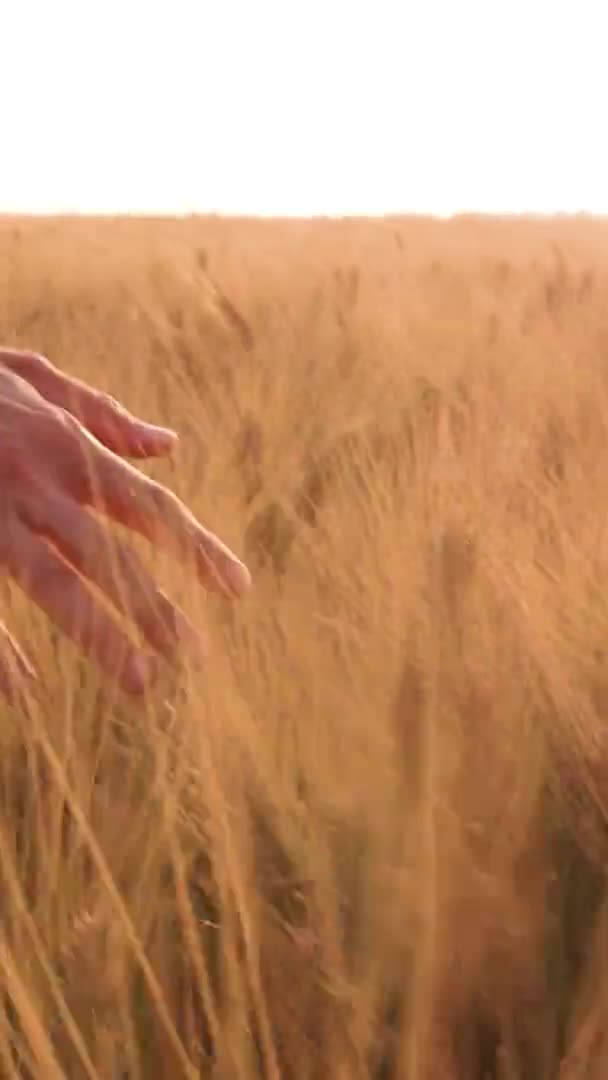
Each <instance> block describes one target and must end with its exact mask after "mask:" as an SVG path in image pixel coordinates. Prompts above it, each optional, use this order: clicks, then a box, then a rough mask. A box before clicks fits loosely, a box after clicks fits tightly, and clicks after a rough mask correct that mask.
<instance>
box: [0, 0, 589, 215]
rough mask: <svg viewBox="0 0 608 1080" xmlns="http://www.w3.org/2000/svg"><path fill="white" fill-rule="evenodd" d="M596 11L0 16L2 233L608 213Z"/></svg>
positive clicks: (60, 9)
mask: <svg viewBox="0 0 608 1080" xmlns="http://www.w3.org/2000/svg"><path fill="white" fill-rule="evenodd" d="M607 30H608V17H607V15H606V9H605V3H604V2H603V0H598V2H591V0H578V2H577V3H574V2H573V0H569V2H563V0H500V2H499V0H458V2H455V0H443V2H441V0H400V2H399V0H395V2H392V3H391V2H389V0H374V2H371V0H360V2H359V3H357V2H355V0H350V2H349V0H344V2H342V0H301V2H297V3H296V2H295V0H213V2H210V0H171V2H170V3H169V2H163V0H157V2H153V0H148V2H147V3H146V2H141V3H140V2H135V0H131V2H129V0H122V2H119V0H97V2H96V0H53V2H48V3H47V2H46V0H39V2H37V3H36V2H34V0H4V3H3V4H2V6H1V13H0V40H1V42H2V60H1V63H0V100H1V101H2V106H1V108H2V142H3V152H2V158H1V163H0V212H11V213H15V212H33V213H38V212H45V213H46V212H58V211H76V212H81V213H89V212H123V211H127V212H145V213H155V212H158V213H177V214H182V213H190V212H208V211H217V212H221V213H245V214H264V215H266V214H277V215H299V214H304V215H309V214H384V213H394V212H419V213H432V214H437V215H449V214H452V213H455V212H460V211H470V210H475V211H481V212H511V213H519V212H527V211H529V212H538V213H553V212H555V211H562V212H573V213H576V212H580V211H586V212H591V213H607V212H608V150H607V146H608V137H607V135H606V113H607V110H608V64H607V63H606V59H605V51H606V33H607Z"/></svg>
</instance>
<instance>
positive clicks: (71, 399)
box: [0, 349, 177, 458]
mask: <svg viewBox="0 0 608 1080" xmlns="http://www.w3.org/2000/svg"><path fill="white" fill-rule="evenodd" d="M0 364H1V365H3V366H4V367H6V368H8V369H9V370H11V371H13V372H14V373H15V374H16V375H19V376H20V377H21V378H22V379H25V381H26V382H28V383H29V384H30V386H33V387H34V389H35V390H37V391H38V393H39V394H41V395H42V397H44V398H45V399H46V401H49V402H51V404H53V405H58V406H59V407H60V408H62V409H65V411H66V412H69V413H71V414H72V416H75V417H76V419H77V420H79V421H80V423H81V424H82V425H83V426H84V427H85V428H86V429H87V430H88V431H90V432H91V434H92V435H94V436H95V438H96V439H98V440H99V442H100V443H102V444H103V445H104V446H107V447H108V449H109V450H112V451H113V452H114V453H115V454H118V455H120V456H121V457H132V458H149V457H162V456H164V455H166V454H168V453H170V452H171V450H172V449H173V447H174V446H175V443H176V442H177V435H176V434H175V432H174V431H170V430H168V429H167V428H162V427H156V426H155V425H154V424H147V423H145V422H144V421H143V420H138V419H137V417H135V416H132V415H131V413H129V412H128V411H127V410H126V409H125V408H123V406H122V405H120V404H119V402H117V401H115V400H114V399H113V398H111V397H110V396H109V395H108V394H104V393H102V392H100V391H99V390H94V389H93V388H92V387H90V386H87V385H86V383H83V382H81V381H80V380H79V379H74V378H72V377H70V376H68V375H65V374H64V373H63V372H62V371H59V370H58V368H56V367H55V366H54V365H53V364H51V362H50V361H49V360H47V359H46V358H45V357H43V356H40V355H38V354H37V353H30V352H22V351H20V350H18V349H0Z"/></svg>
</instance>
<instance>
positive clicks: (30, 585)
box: [6, 522, 157, 694]
mask: <svg viewBox="0 0 608 1080" xmlns="http://www.w3.org/2000/svg"><path fill="white" fill-rule="evenodd" d="M6 565H7V569H8V571H9V573H10V574H11V576H12V578H13V579H14V580H15V581H16V582H17V584H18V585H19V586H20V587H21V588H22V589H23V591H24V592H25V593H26V594H27V595H28V596H29V597H30V598H31V599H32V600H33V601H34V603H36V604H37V605H38V607H40V608H41V609H42V610H43V611H44V612H45V613H46V614H47V615H48V617H49V618H50V619H51V621H52V622H53V623H54V624H55V625H56V626H57V627H58V628H59V629H60V630H61V631H62V632H63V633H64V634H65V635H66V636H67V637H69V638H70V639H71V640H72V641H73V642H74V644H75V645H76V646H77V647H78V648H79V649H80V650H81V652H83V653H84V655H85V656H87V657H89V658H90V659H91V660H92V661H93V662H94V663H96V664H97V665H98V667H99V668H100V669H101V671H102V672H103V673H104V674H105V675H106V676H107V677H108V678H109V679H111V680H112V681H115V682H117V683H118V684H119V685H120V686H121V687H122V689H123V690H125V691H126V693H128V694H142V693H144V692H145V690H146V689H147V688H148V687H149V686H150V685H151V684H152V683H153V681H154V679H155V677H156V674H157V666H156V663H155V662H154V660H153V658H152V657H148V656H145V655H144V654H143V653H141V652H140V651H139V650H137V649H135V648H134V647H133V646H132V644H131V642H130V641H129V640H128V638H127V636H126V634H125V633H124V632H123V631H122V630H121V629H120V628H119V627H118V626H117V625H116V623H115V622H114V620H113V619H112V618H111V617H110V616H109V615H108V614H107V613H106V611H105V610H104V608H103V606H102V604H101V602H100V601H97V600H96V599H95V598H94V597H93V596H92V594H91V592H90V591H89V589H88V588H87V586H86V584H85V582H84V581H83V579H82V578H81V577H79V575H78V573H77V572H76V570H75V569H74V568H73V567H72V566H70V565H69V564H68V563H67V562H65V561H64V560H63V559H62V558H61V556H60V555H59V553H58V552H57V551H55V550H53V548H52V547H51V546H50V545H49V544H47V542H46V541H45V540H44V539H43V538H41V537H39V536H36V535H35V534H34V533H32V532H30V531H29V530H28V529H27V528H26V527H25V526H23V525H21V524H20V523H18V522H14V523H12V525H11V542H10V544H9V545H8V547H7V552H6Z"/></svg>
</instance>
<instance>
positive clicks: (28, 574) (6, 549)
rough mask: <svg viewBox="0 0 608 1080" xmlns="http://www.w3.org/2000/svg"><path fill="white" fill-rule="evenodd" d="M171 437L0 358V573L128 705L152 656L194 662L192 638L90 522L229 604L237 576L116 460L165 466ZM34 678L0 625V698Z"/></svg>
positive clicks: (214, 546) (213, 540)
mask: <svg viewBox="0 0 608 1080" xmlns="http://www.w3.org/2000/svg"><path fill="white" fill-rule="evenodd" d="M176 440H177V436H176V435H175V433H174V432H171V431H168V430H166V429H164V428H157V427H154V426H153V425H149V424H146V423H144V422H143V421H141V420H138V419H137V418H135V417H133V416H131V414H130V413H128V412H127V411H126V410H125V409H123V408H122V406H120V405H119V404H118V403H117V402H115V401H114V400H113V399H112V398H110V397H108V396H107V395H106V394H102V393H100V392H99V391H97V390H94V389H92V388H90V387H88V386H86V384H84V383H81V382H79V381H78V380H75V379H73V378H70V377H68V376H66V375H64V374H63V373H62V372H61V371H59V370H58V369H57V368H56V367H54V366H53V365H52V364H51V363H50V362H49V361H48V360H46V359H45V358H44V357H41V356H39V355H37V354H34V353H26V352H19V351H17V350H14V349H0V522H1V525H0V530H1V534H0V565H2V566H3V567H4V568H5V569H6V571H7V572H8V574H9V575H10V576H11V578H12V579H13V580H14V581H15V582H16V583H17V584H18V585H19V586H20V587H21V588H22V589H23V591H24V592H25V593H26V594H27V595H28V596H29V597H30V598H31V599H32V600H34V602H35V603H36V604H38V606H39V607H40V608H42V609H43V610H44V611H45V612H46V614H47V615H48V616H49V618H50V619H51V620H52V621H53V622H54V623H55V624H56V626H58V627H59V628H60V629H61V630H62V631H63V633H65V634H66V635H67V636H68V637H70V638H71V639H72V640H73V641H74V642H75V644H76V645H77V646H78V647H79V648H80V650H81V651H82V652H83V654H85V655H86V656H87V657H89V658H90V659H91V660H93V661H94V662H95V663H96V664H97V665H98V666H99V668H100V669H101V670H102V671H103V672H104V674H105V675H106V676H108V677H109V678H110V679H111V680H112V681H116V682H118V683H119V684H120V686H121V687H122V688H123V690H125V691H126V692H127V693H131V694H141V693H144V692H145V691H146V689H147V688H148V687H149V686H150V685H151V684H152V683H153V682H154V679H155V677H156V674H157V671H158V660H157V659H156V657H155V655H154V654H158V655H160V656H162V657H164V658H165V659H167V660H168V661H169V662H175V661H176V660H177V658H178V656H179V654H180V652H181V651H182V650H183V649H186V650H187V651H188V653H189V655H190V656H191V657H192V658H193V659H194V660H197V659H198V658H199V657H200V658H202V655H203V650H204V645H203V641H202V638H201V635H200V633H199V632H198V631H197V630H196V629H195V627H194V626H193V625H192V623H191V622H190V621H189V620H188V619H187V618H186V616H185V615H184V614H183V612H181V611H179V609H178V608H176V607H175V606H174V605H173V604H172V603H171V601H170V600H169V599H168V598H167V597H166V596H165V595H164V593H162V592H161V591H160V589H159V588H158V586H157V585H156V583H155V582H154V580H153V578H152V577H151V576H150V575H149V573H148V572H147V571H146V570H145V569H144V567H143V565H142V564H141V562H140V560H139V559H138V558H137V556H136V555H135V554H134V552H133V551H132V550H131V549H130V548H129V547H128V545H126V544H125V543H124V542H123V541H121V540H120V539H119V538H118V537H115V536H113V535H112V534H111V533H110V532H109V530H108V528H107V524H106V523H105V522H104V521H103V520H100V519H99V518H98V517H97V516H96V515H95V514H93V513H91V512H90V511H91V510H92V511H95V512H97V513H99V514H101V515H103V516H104V517H105V518H109V519H113V520H114V521H116V522H118V523H120V524H121V525H124V526H126V527H127V528H129V529H131V530H132V531H134V532H136V533H139V534H140V535H142V536H144V537H146V538H147V539H148V540H149V541H150V542H151V543H152V544H154V545H156V546H158V547H163V548H165V549H167V550H169V551H172V552H173V553H174V554H175V555H176V556H177V557H178V558H179V559H180V560H183V561H187V562H188V561H191V562H192V564H193V566H194V568H195V570H196V572H197V575H198V578H199V580H200V582H201V584H202V585H203V586H205V587H206V588H208V589H210V590H212V591H215V592H219V593H222V594H223V595H225V596H227V597H231V598H236V597H239V596H241V595H242V593H244V592H245V591H246V590H247V589H248V587H249V585H250V581H251V579H250V576H249V572H248V570H247V569H246V567H245V566H244V565H243V564H242V563H241V562H240V561H239V560H238V559H237V558H236V556H235V555H233V553H232V552H231V551H230V550H229V549H228V548H227V547H226V546H225V545H224V544H223V543H222V542H221V541H220V540H219V539H218V538H217V537H216V536H214V535H213V533H210V532H208V531H207V530H206V529H205V528H204V527H203V526H202V525H201V524H200V523H199V522H198V521H197V520H196V519H195V517H194V516H193V515H192V513H191V512H190V510H189V509H188V508H187V507H186V506H185V505H184V504H183V503H182V502H180V500H179V499H178V498H177V497H176V496H175V495H174V494H173V493H172V492H170V491H168V490H167V489H166V488H164V487H163V486H162V485H160V484H158V483H156V482H155V481H153V480H151V479H150V478H149V477H147V476H145V475H144V474H143V473H141V472H139V471H138V470H137V469H136V468H135V467H134V466H133V465H131V464H130V463H129V462H127V461H125V460H123V458H125V457H133V458H148V457H155V456H161V455H165V454H167V453H170V451H171V449H172V448H173V446H174V444H175V442H176ZM87 582H89V583H90V584H92V585H94V586H95V587H96V588H97V589H99V590H100V591H101V592H102V593H103V594H104V595H105V597H106V598H107V599H108V600H110V601H111V603H112V604H113V606H114V608H115V609H116V611H117V612H119V613H120V614H121V615H124V616H127V617H128V618H129V619H131V620H132V622H133V623H134V624H135V626H136V627H137V629H138V630H139V631H140V633H141V634H142V636H143V637H144V638H145V640H146V641H147V642H148V644H149V645H150V646H151V648H152V650H153V653H149V652H144V651H143V650H141V649H139V648H138V647H135V646H134V645H133V644H132V643H131V641H130V640H129V639H128V638H127V635H126V633H125V632H124V631H123V630H122V629H121V628H120V627H119V625H118V624H117V622H116V621H115V620H114V619H113V618H112V617H111V616H110V614H109V613H108V611H107V609H106V607H105V605H103V604H102V603H101V602H100V601H98V600H97V599H96V597H95V594H94V593H93V592H92V591H91V589H90V588H89V586H88V585H87ZM33 677H34V671H33V668H32V667H31V664H30V662H29V660H28V659H27V658H26V657H25V656H24V654H23V653H22V651H21V650H20V648H19V646H18V645H17V643H16V642H15V641H14V640H13V638H12V637H11V635H10V634H9V632H8V630H7V629H6V627H4V626H3V625H2V624H1V623H0V692H4V694H5V695H7V696H8V697H9V698H10V699H14V698H15V697H16V696H17V695H18V694H19V692H20V689H21V687H22V686H23V684H24V681H27V680H28V679H29V678H33Z"/></svg>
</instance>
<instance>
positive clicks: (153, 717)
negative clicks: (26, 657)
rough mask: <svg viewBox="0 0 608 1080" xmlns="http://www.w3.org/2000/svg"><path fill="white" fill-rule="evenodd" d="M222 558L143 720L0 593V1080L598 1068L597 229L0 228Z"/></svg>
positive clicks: (607, 792) (35, 333) (5, 301)
mask: <svg viewBox="0 0 608 1080" xmlns="http://www.w3.org/2000/svg"><path fill="white" fill-rule="evenodd" d="M0 280H1V281H2V288H1V289H0V342H1V343H2V344H6V345H15V346H20V347H24V348H25V347H27V348H31V349H34V350H38V351H40V352H42V353H44V354H45V355H47V356H49V357H50V358H51V359H52V360H53V361H54V362H55V363H57V364H58V365H60V366H61V367H63V368H64V370H66V371H69V372H72V373H74V374H77V375H78V376H79V377H81V378H83V379H86V380H87V381H89V382H90V383H92V384H94V385H95V386H98V387H100V388H102V389H103V390H107V391H108V392H109V393H111V394H112V395H114V396H115V397H117V398H119V399H120V400H121V401H122V402H123V403H124V404H125V405H126V406H127V407H128V408H130V409H131V410H133V411H134V412H135V413H137V414H138V415H141V416H144V417H145V418H146V419H150V420H151V421H154V422H157V423H163V424H167V425H169V426H172V427H175V428H176V429H177V430H178V431H179V433H180V436H181V439H180V444H179V447H178V449H177V450H176V452H175V454H174V455H173V457H172V458H171V459H168V460H166V461H161V462H157V463H150V464H146V465H145V466H144V468H145V470H146V471H147V472H148V473H149V474H150V475H152V476H154V477H155V478H157V479H159V480H160V481H162V482H163V483H164V484H167V485H168V486H170V487H171V488H172V489H173V490H174V491H175V492H176V493H177V494H178V495H179V496H180V497H181V498H182V499H183V500H184V501H185V502H187V503H188V505H190V506H191V508H192V509H193V511H194V512H195V513H196V515H197V516H198V517H199V518H200V519H201V520H202V521H203V522H204V523H205V524H206V525H208V526H209V527H210V528H211V529H213V530H214V531H215V532H217V533H219V535H220V536H222V538H223V539H224V540H225V541H226V542H227V543H228V544H230V545H231V547H233V549H234V550H235V551H236V552H237V554H238V555H239V556H240V557H241V558H243V559H244V560H245V561H246V562H247V564H248V566H249V567H250V569H251V571H252V574H253V577H254V587H253V589H252V590H251V592H250V593H249V594H248V595H247V596H246V597H245V598H244V599H243V600H242V601H241V602H239V603H238V604H236V605H234V606H231V605H229V604H227V603H226V601H224V600H222V599H219V598H217V597H212V596H207V595H205V594H204V593H203V591H202V590H200V591H199V590H198V589H197V588H196V587H195V586H194V585H193V582H192V580H191V579H190V578H189V577H188V575H187V574H186V573H185V572H184V569H183V567H181V566H180V565H179V564H177V563H176V562H175V561H172V560H171V559H170V558H168V557H167V556H161V555H159V554H158V553H156V552H154V551H152V550H151V549H150V548H148V547H147V546H146V544H145V543H144V542H143V541H140V540H138V541H135V542H134V547H135V548H136V549H137V551H138V552H140V553H141V555H142V557H143V558H144V559H145V560H146V563H147V565H148V566H149V567H151V568H152V569H153V571H154V573H155V574H156V576H157V577H158V580H159V581H160V582H161V583H162V585H163V588H165V589H166V590H167V592H168V593H170V594H171V596H173V597H174V598H175V599H176V600H177V601H178V602H179V603H180V604H181V605H182V606H183V608H184V609H185V610H186V611H187V613H188V614H189V615H190V617H191V618H192V619H193V620H194V621H195V622H196V624H197V625H198V626H200V627H201V628H202V629H203V630H204V632H205V634H206V635H207V637H208V643H209V645H208V659H207V661H206V664H205V667H204V669H203V670H202V671H194V670H192V671H190V670H188V669H187V668H186V670H184V671H183V672H182V673H181V674H180V675H179V676H176V675H175V674H174V673H172V672H170V671H167V672H166V673H163V676H162V679H161V680H160V682H159V684H158V685H157V686H156V687H155V689H154V691H153V693H152V694H151V695H150V697H149V699H148V700H147V701H146V703H145V704H144V705H142V706H138V707H136V706H135V705H132V704H130V703H129V702H123V701H122V700H121V699H119V698H118V696H116V695H113V694H112V693H111V692H110V690H109V689H108V687H107V686H106V685H105V684H102V683H101V681H100V680H98V678H97V675H96V673H95V671H94V669H93V668H92V667H87V666H85V665H84V664H83V663H82V661H81V660H80V659H79V657H78V656H77V655H76V654H75V652H74V651H73V649H72V647H71V646H70V645H69V644H68V643H67V642H66V641H64V640H62V639H60V638H59V637H58V636H57V634H56V633H55V632H54V631H53V630H51V629H50V628H49V625H48V623H47V622H46V620H45V618H44V617H43V616H42V615H41V613H40V612H38V611H37V610H35V609H34V608H33V607H32V606H31V605H30V604H29V603H27V602H26V600H25V598H24V597H23V596H22V595H21V594H20V593H19V592H18V591H17V590H16V589H15V588H14V587H11V586H10V585H9V584H8V583H5V584H4V585H3V599H2V605H3V607H2V617H3V618H5V617H6V621H7V624H8V625H10V628H11V630H12V631H14V632H15V634H16V636H17V637H18V638H19V640H20V641H21V642H22V643H23V644H24V646H25V647H26V648H27V649H28V651H29V654H30V655H31V656H34V657H35V658H36V661H37V663H38V666H39V668H40V671H41V673H42V676H43V678H44V686H45V695H44V698H43V699H42V701H40V702H37V703H32V704H31V707H30V708H29V710H28V712H27V715H24V713H23V712H22V711H18V710H16V709H11V708H9V707H8V706H2V724H1V725H0V749H1V755H0V883H1V892H2V911H3V915H2V923H1V925H0V984H1V987H2V997H1V1001H2V1004H1V1005H0V1075H1V1076H7V1077H12V1076H15V1077H24V1076H27V1077H31V1078H33V1080H39V1078H40V1080H60V1078H63V1077H67V1078H69V1080H80V1077H83V1078H87V1080H92V1078H98V1080H123V1078H126V1077H128V1078H130V1080H157V1078H158V1080H164V1078H168V1080H178V1078H179V1077H184V1078H186V1077H187V1078H192V1080H193V1078H196V1077H199V1076H202V1077H212V1078H213V1080H250V1078H251V1080H256V1078H260V1080H261V1078H264V1080H265V1078H269V1080H283V1078H285V1080H289V1078H292V1077H293V1078H294V1080H317V1078H319V1080H359V1078H360V1080H367V1078H369V1080H488V1078H492V1080H557V1078H559V1080H583V1078H584V1080H604V1078H605V1077H606V1075H608V1035H607V1033H608V977H607V976H606V973H605V970H604V968H605V965H604V958H605V955H606V954H604V952H603V949H604V947H605V946H606V944H607V943H608V891H607V890H606V886H605V878H604V870H605V867H606V865H607V859H608V830H607V829H606V824H607V820H608V804H607V801H606V800H607V799H608V761H606V755H607V754H608V734H607V733H606V720H607V715H608V222H606V223H602V222H594V221H591V220H585V219H583V218H581V219H573V220H555V221H548V220H547V221H541V220H538V221H517V220H513V221H506V220H505V221H500V220H491V219H488V220H477V219H474V218H470V219H467V218H462V219H455V220H453V221H452V222H444V223H438V222H435V223H434V222H431V221H424V220H415V219H411V220H407V219H401V220H394V221H391V220H386V221H382V222H376V223H373V222H366V221H359V222H355V221H335V222H334V221H330V220H327V221H318V222H315V223H311V222H296V221H293V222H278V221H276V222H265V223H263V222H255V221H246V220H243V221H236V220H233V221H222V220H220V219H211V218H210V219H204V218H201V219H191V220H184V221H162V220H158V221H152V220H149V221H144V220H131V221H129V220H118V219H117V220H105V221H94V220H87V219H82V220H58V219H53V220H51V219H49V220H48V221H39V222H36V221H34V220H31V221H28V220H17V219H13V220H11V219H8V218H5V219H0Z"/></svg>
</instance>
